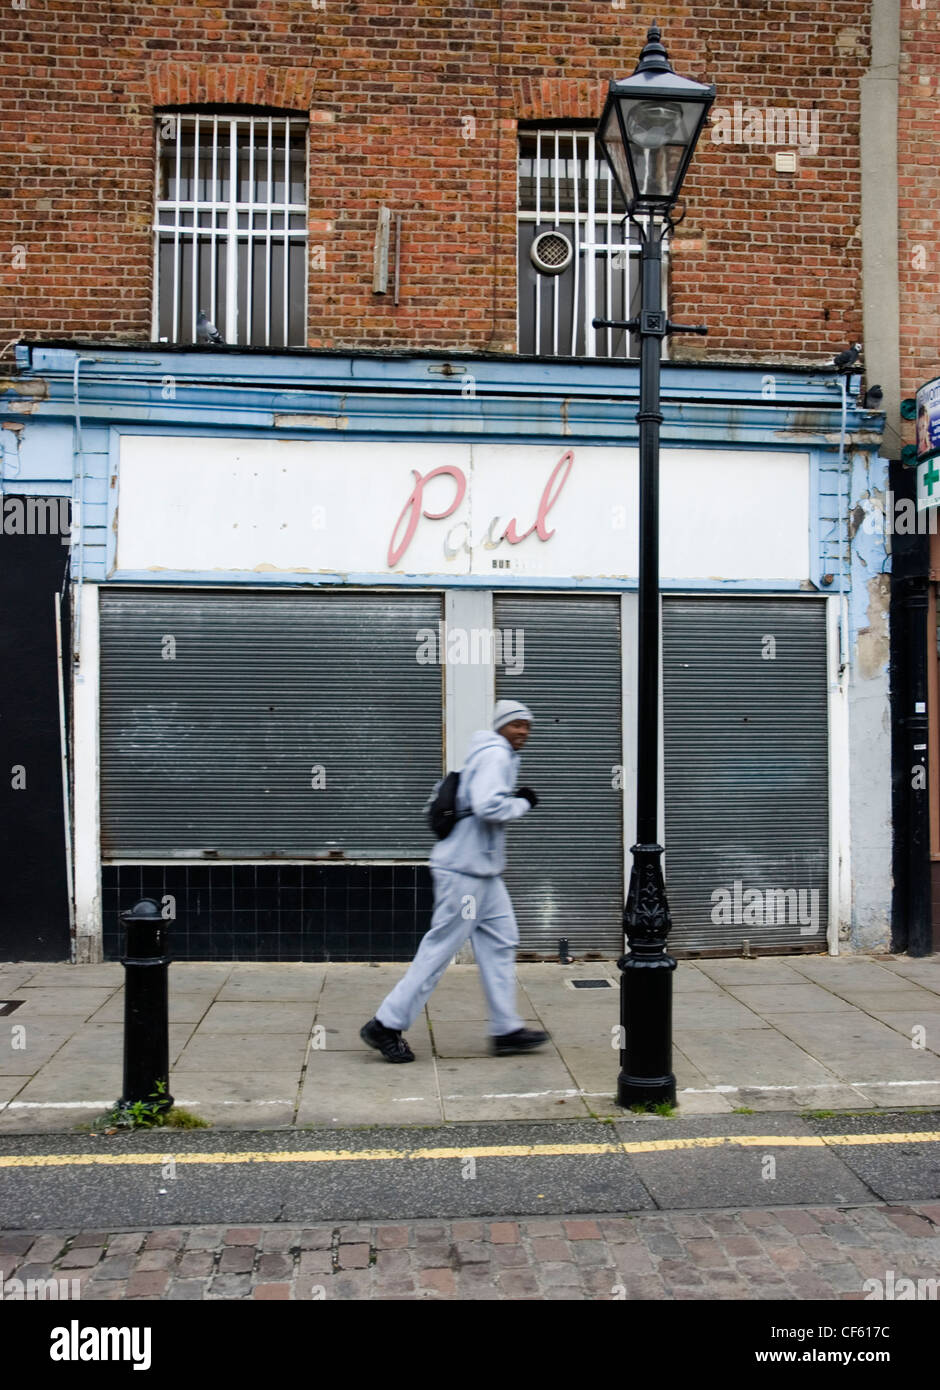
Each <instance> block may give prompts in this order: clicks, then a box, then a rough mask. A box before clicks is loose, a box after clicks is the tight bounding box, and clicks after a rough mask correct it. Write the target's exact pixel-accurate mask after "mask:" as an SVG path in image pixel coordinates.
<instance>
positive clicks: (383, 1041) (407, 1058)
mask: <svg viewBox="0 0 940 1390" xmlns="http://www.w3.org/2000/svg"><path fill="white" fill-rule="evenodd" d="M359 1036H360V1038H361V1039H362V1041H363V1042H364V1043H368V1044H369V1046H370V1047H374V1048H376V1049H377V1050H378V1051H379V1052H381V1054H382V1056H383V1057H384V1058H385V1060H386V1062H413V1061H414V1059H415V1055H414V1053H413V1052H412V1050H411V1048H410V1047H409V1046H408V1044H407V1043H406V1042H405V1039H404V1038H403V1037H402V1035H401V1033H397V1032H396V1031H395V1029H394V1028H386V1027H385V1025H384V1024H382V1023H380V1022H379V1020H378V1019H377V1018H370V1019H369V1022H368V1023H366V1024H364V1025H363V1026H362V1027H361V1028H360V1029H359Z"/></svg>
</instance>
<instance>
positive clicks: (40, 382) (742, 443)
mask: <svg viewBox="0 0 940 1390" xmlns="http://www.w3.org/2000/svg"><path fill="white" fill-rule="evenodd" d="M16 360H17V368H18V373H17V376H16V377H14V378H12V379H11V382H10V383H8V384H7V390H6V391H4V393H3V394H2V395H0V414H2V415H3V416H4V417H5V418H6V419H8V420H9V421H10V423H13V424H15V425H19V426H21V428H19V429H17V430H15V431H14V432H11V431H4V432H3V433H4V436H5V438H4V444H5V450H4V456H3V458H4V476H3V480H2V486H3V488H4V490H6V491H8V492H9V491H16V492H26V493H31V494H34V495H47V496H61V495H65V494H68V493H70V492H71V491H72V467H73V456H74V457H78V456H79V455H78V453H77V451H74V450H73V445H74V444H75V443H76V442H77V443H78V444H79V445H80V448H81V452H80V456H81V459H82V464H83V472H84V479H83V481H82V484H81V487H82V491H83V493H84V501H85V507H84V511H83V517H82V532H83V540H84V555H83V573H84V576H85V578H86V579H88V580H95V581H99V582H100V581H112V580H113V581H115V582H134V583H147V584H155V583H156V584H181V583H183V584H189V585H192V584H210V585H212V586H218V585H233V584H261V585H264V586H265V587H268V586H270V585H271V584H276V585H286V586H292V587H296V586H305V585H318V586H322V585H336V584H364V585H369V586H388V585H408V586H415V587H422V586H423V587H432V588H436V587H470V588H492V587H503V586H506V587H512V588H530V589H539V588H552V589H585V590H592V589H593V590H595V591H602V590H608V591H610V590H618V589H624V590H630V589H633V588H635V587H636V580H635V579H622V578H621V579H617V578H614V579H610V580H601V579H598V578H596V577H593V578H590V579H585V580H580V579H577V578H575V577H570V578H567V579H559V578H554V577H540V576H533V575H530V574H518V575H506V574H505V573H503V574H501V575H500V576H499V579H498V581H497V580H495V579H494V578H493V577H490V576H485V575H463V576H453V575H446V576H429V575H415V576H411V575H401V574H388V573H382V574H378V575H358V574H356V575H352V574H349V575H341V574H317V575H308V574H304V573H303V572H297V573H295V574H277V575H270V576H268V575H258V574H256V573H254V572H250V573H248V574H244V573H234V572H233V573H226V574H225V575H224V576H221V577H220V576H219V575H218V574H217V573H216V572H212V573H210V574H202V573H199V572H192V573H191V572H184V573H178V572H175V571H172V572H171V571H160V572H158V573H155V572H154V571H149V570H148V571H146V572H145V573H143V574H141V573H138V572H132V573H129V572H125V573H119V572H112V566H113V564H114V559H115V556H114V546H115V542H114V528H113V525H112V523H113V520H114V503H115V492H116V489H115V486H114V485H113V480H114V479H115V477H116V468H117V455H118V449H119V444H120V436H121V435H122V434H164V435H169V436H181V437H213V438H218V437H220V436H221V437H229V438H232V439H245V438H257V437H259V435H263V436H266V437H275V438H283V439H291V440H316V439H330V440H336V439H338V438H346V439H349V440H360V441H361V440H368V439H374V438H377V437H381V438H384V439H389V438H392V439H400V440H402V441H405V440H413V441H417V442H430V441H433V440H435V439H440V440H445V439H446V440H448V441H449V442H452V441H455V440H463V441H473V440H474V439H476V440H480V441H484V440H485V441H487V442H491V443H497V442H498V443H526V444H536V443H541V444H548V443H552V444H559V445H563V446H565V447H568V446H579V445H580V446H582V447H583V446H588V445H590V446H592V447H598V446H600V447H608V448H624V447H627V448H630V447H633V448H635V447H636V446H637V443H638V431H637V425H636V421H635V418H634V416H635V412H636V409H637V404H638V388H639V368H638V365H637V364H636V363H625V364H620V363H610V362H597V361H585V360H564V361H559V360H553V361H546V360H544V359H529V358H513V357H503V356H496V355H492V356H487V355H485V354H484V355H481V356H479V357H477V356H473V355H468V354H448V353H433V352H425V353H395V352H390V353H342V352H308V351H295V352H289V353H272V352H266V351H264V352H262V351H245V350H239V349H229V350H218V351H217V350H206V349H193V348H192V347H188V348H181V349H168V348H167V347H166V345H158V346H152V347H149V348H143V349H142V348H126V349H125V348H121V347H111V346H99V345H94V344H89V345H84V344H70V345H61V344H56V345H45V346H44V345H41V344H20V345H18V347H17V349H16ZM76 362H79V363H80V373H79V405H80V415H81V421H82V430H81V438H80V440H78V441H76V440H75V438H74V435H75V431H74V428H73V426H74V419H75V404H76V403H75V394H74V378H75V368H76ZM468 375H472V377H473V382H472V390H473V393H474V394H472V395H471V394H465V393H466V392H467V390H468V387H469V386H470V385H471V383H469V382H468ZM859 382H860V378H858V377H853V378H852V379H851V381H850V383H849V388H850V392H851V395H852V397H853V399H854V395H855V393H856V391H857V387H858V384H859ZM662 397H663V407H662V408H663V414H664V422H663V428H662V445H663V447H664V448H668V449H677V448H693V449H700V450H710V449H715V450H722V451H725V452H727V451H729V450H739V449H745V450H755V449H759V450H772V451H775V452H777V451H788V452H792V451H796V452H801V453H808V454H809V456H810V507H809V515H810V534H809V537H808V540H809V543H810V545H811V550H810V555H811V560H810V573H809V575H808V576H807V580H811V581H813V582H814V583H815V584H817V585H819V591H820V592H823V593H831V592H833V591H834V589H835V588H837V587H838V576H839V574H840V572H842V571H844V569H845V554H846V544H847V538H846V535H845V531H846V515H843V517H842V518H841V519H837V518H836V517H835V515H834V506H835V499H836V498H837V495H838V469H839V430H840V425H841V403H842V390H841V381H840V378H839V377H838V376H837V375H836V374H835V373H834V372H832V371H828V372H827V371H818V372H817V371H812V370H810V371H804V370H801V369H798V368H781V367H779V366H772V365H768V366H760V365H757V366H742V365H734V364H726V365H710V364H706V363H701V364H673V363H665V364H664V366H663V382H662ZM883 424H884V417H883V416H882V415H879V414H877V413H875V412H870V411H861V410H859V409H858V408H857V407H856V406H855V405H854V404H853V405H851V406H850V409H849V411H848V416H847V458H846V461H845V465H844V466H845V483H844V487H843V506H844V507H845V508H846V512H847V509H848V508H849V506H851V502H852V497H853V492H852V488H851V486H850V482H851V479H852V477H853V476H854V475H856V474H858V473H859V471H860V470H859V466H858V463H856V464H853V458H854V459H856V460H859V462H860V461H861V460H862V459H864V464H863V466H862V470H861V471H863V472H864V471H866V470H867V472H868V473H869V474H870V475H872V476H875V474H877V472H878V468H877V466H876V464H875V458H874V455H875V453H876V451H877V448H878V444H879V442H880V438H881V430H882V428H883ZM11 435H13V440H12V443H11V437H10V436H11ZM881 463H882V461H881V460H877V464H878V465H880V464H881ZM840 520H841V524H839V522H840ZM834 523H835V524H836V525H837V527H838V534H833V525H834ZM77 561H78V557H77V554H76V553H74V552H73V564H74V565H75V568H76V570H77V568H78V565H77ZM824 574H833V575H834V576H835V577H836V578H835V580H834V582H833V584H832V585H829V586H825V585H822V583H821V580H822V576H823V575H824ZM843 582H844V584H845V587H846V589H848V587H849V582H850V576H849V575H848V573H845V574H844V579H843ZM662 584H663V588H666V589H673V588H678V589H683V588H684V589H690V590H713V591H716V592H721V591H724V590H728V591H737V592H748V591H750V592H755V593H760V592H768V591H770V592H772V591H780V592H794V591H799V590H800V589H801V588H805V584H806V581H802V582H798V581H780V582H776V581H772V580H771V581H761V580H702V581H698V582H695V583H690V582H689V581H687V580H682V581H676V580H670V579H669V578H668V577H666V576H664V577H663V580H662Z"/></svg>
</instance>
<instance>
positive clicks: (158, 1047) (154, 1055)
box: [118, 898, 173, 1110]
mask: <svg viewBox="0 0 940 1390" xmlns="http://www.w3.org/2000/svg"><path fill="white" fill-rule="evenodd" d="M121 921H122V922H123V923H124V928H125V942H124V956H123V958H122V960H121V964H122V965H123V966H124V969H125V971H126V972H127V973H126V974H125V977H124V1091H123V1093H122V1095H121V1099H120V1100H119V1101H118V1107H119V1108H120V1109H122V1110H123V1109H126V1108H127V1107H128V1106H130V1105H133V1104H134V1103H135V1102H136V1101H144V1102H145V1103H146V1104H147V1105H151V1106H153V1107H154V1109H156V1110H169V1109H170V1107H171V1106H172V1104H173V1097H172V1096H171V1095H170V1091H169V1085H170V1037H169V1008H168V996H167V966H168V965H169V964H170V958H169V956H168V955H167V954H166V933H167V922H166V921H165V919H164V918H163V917H161V915H160V909H159V907H158V906H157V904H156V903H155V902H154V901H153V900H152V899H151V898H143V899H141V901H140V902H138V903H135V904H134V906H133V907H132V908H131V909H130V911H129V912H122V913H121ZM161 1082H162V1083H163V1087H164V1089H163V1091H162V1092H159V1091H158V1085H159V1083H161Z"/></svg>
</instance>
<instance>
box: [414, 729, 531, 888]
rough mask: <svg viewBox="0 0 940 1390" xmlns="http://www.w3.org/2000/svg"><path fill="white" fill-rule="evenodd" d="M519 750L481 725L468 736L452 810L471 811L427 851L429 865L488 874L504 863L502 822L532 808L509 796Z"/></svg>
mask: <svg viewBox="0 0 940 1390" xmlns="http://www.w3.org/2000/svg"><path fill="white" fill-rule="evenodd" d="M519 762H520V754H519V753H516V752H514V751H513V749H512V746H511V744H510V743H509V742H508V741H507V740H506V739H504V738H503V736H502V734H494V733H492V732H491V731H490V730H489V729H481V730H480V731H479V733H476V734H474V735H473V738H472V739H471V740H470V748H469V750H468V752H467V760H466V762H465V763H464V765H463V767H462V768H461V769H460V783H459V785H458V787H457V813H458V815H459V814H460V813H461V812H462V811H470V812H471V814H470V815H467V816H465V817H464V818H463V819H462V820H458V821H457V823H456V825H455V826H454V828H453V830H452V831H451V832H450V834H449V835H448V836H447V839H446V840H439V841H438V842H437V844H436V845H435V846H434V848H433V849H432V850H431V856H430V860H429V862H430V864H431V867H432V868H434V869H451V870H452V871H453V872H455V873H459V874H477V875H478V876H479V877H480V878H493V877H494V876H495V875H496V874H501V873H502V872H503V870H504V869H505V867H506V829H505V827H506V825H507V824H508V822H509V821H511V820H519V818H520V817H521V816H524V815H525V813H526V811H529V810H531V807H530V805H529V803H528V801H527V800H526V798H525V797H524V796H514V795H513V791H514V788H515V785H516V777H517V775H518V772H519Z"/></svg>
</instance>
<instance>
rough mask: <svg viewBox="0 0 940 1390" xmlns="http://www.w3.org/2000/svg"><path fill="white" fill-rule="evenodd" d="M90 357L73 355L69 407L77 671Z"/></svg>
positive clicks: (74, 661)
mask: <svg viewBox="0 0 940 1390" xmlns="http://www.w3.org/2000/svg"><path fill="white" fill-rule="evenodd" d="M94 360H95V359H94V358H93V357H81V356H79V357H76V358H75V370H74V371H73V373H72V407H73V411H74V417H75V418H74V424H73V426H72V549H73V552H74V550H75V549H76V547H77V551H78V558H77V562H76V564H75V565H74V567H73V571H72V573H73V583H74V585H75V589H74V593H75V602H74V605H73V611H72V669H73V671H75V672H77V671H78V669H79V662H80V656H79V651H80V644H81V635H82V585H83V583H84V579H85V536H84V529H83V528H84V522H85V516H84V506H85V451H84V448H83V444H82V415H81V405H80V402H79V393H78V376H79V372H80V370H81V365H82V363H83V362H94Z"/></svg>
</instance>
